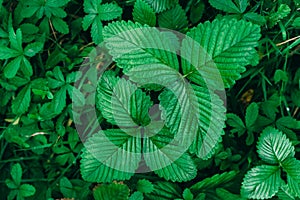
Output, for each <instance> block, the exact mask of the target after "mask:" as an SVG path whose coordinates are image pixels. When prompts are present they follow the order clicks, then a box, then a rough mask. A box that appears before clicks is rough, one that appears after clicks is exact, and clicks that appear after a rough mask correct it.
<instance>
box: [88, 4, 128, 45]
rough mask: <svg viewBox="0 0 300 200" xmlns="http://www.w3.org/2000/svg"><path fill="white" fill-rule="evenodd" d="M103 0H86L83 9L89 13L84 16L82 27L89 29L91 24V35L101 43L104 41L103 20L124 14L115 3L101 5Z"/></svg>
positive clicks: (97, 42)
mask: <svg viewBox="0 0 300 200" xmlns="http://www.w3.org/2000/svg"><path fill="white" fill-rule="evenodd" d="M101 2H102V0H97V1H94V0H84V3H83V9H84V12H85V13H87V14H88V15H86V16H85V17H84V18H83V21H82V27H83V30H87V29H88V27H89V26H91V25H92V28H91V36H92V39H93V41H94V42H95V43H96V44H100V43H101V42H102V41H103V35H102V29H103V25H102V22H101V21H102V20H106V21H109V20H113V19H115V18H117V17H119V16H121V14H122V9H121V8H120V7H119V6H118V5H117V4H113V3H106V4H103V5H101Z"/></svg>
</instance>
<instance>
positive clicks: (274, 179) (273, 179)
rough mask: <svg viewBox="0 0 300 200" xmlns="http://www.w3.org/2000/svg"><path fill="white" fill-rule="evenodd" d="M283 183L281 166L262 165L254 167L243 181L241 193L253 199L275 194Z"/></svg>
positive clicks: (265, 197)
mask: <svg viewBox="0 0 300 200" xmlns="http://www.w3.org/2000/svg"><path fill="white" fill-rule="evenodd" d="M280 184H281V178H280V168H279V166H271V165H261V166H257V167H254V168H252V169H251V170H250V171H249V172H248V173H247V174H246V176H245V178H244V181H243V183H242V189H241V195H242V196H243V197H246V198H251V199H267V198H271V197H273V196H275V194H276V193H277V192H278V190H279V187H280Z"/></svg>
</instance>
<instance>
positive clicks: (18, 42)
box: [9, 28, 23, 52]
mask: <svg viewBox="0 0 300 200" xmlns="http://www.w3.org/2000/svg"><path fill="white" fill-rule="evenodd" d="M9 42H10V46H11V48H12V49H15V50H17V51H19V52H22V51H23V47H22V32H21V29H20V28H18V29H17V31H16V33H15V31H14V30H13V28H11V29H10V30H9Z"/></svg>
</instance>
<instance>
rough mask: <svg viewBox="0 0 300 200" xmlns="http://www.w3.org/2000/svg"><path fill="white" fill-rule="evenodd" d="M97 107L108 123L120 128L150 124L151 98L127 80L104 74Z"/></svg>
mask: <svg viewBox="0 0 300 200" xmlns="http://www.w3.org/2000/svg"><path fill="white" fill-rule="evenodd" d="M97 97H98V101H99V102H97V106H98V108H99V109H100V110H101V113H102V115H103V117H104V118H106V119H107V121H108V122H110V123H111V124H114V125H118V126H120V127H137V126H139V124H141V125H144V126H145V125H147V124H148V123H149V122H150V118H149V116H148V111H149V109H150V107H151V106H152V102H151V100H150V97H148V96H147V95H146V94H145V93H144V92H142V91H141V90H140V89H138V88H137V86H136V85H134V84H132V83H130V82H129V81H126V80H125V79H119V78H115V77H114V76H113V75H112V74H109V73H104V75H103V76H102V77H101V81H99V85H98V88H97Z"/></svg>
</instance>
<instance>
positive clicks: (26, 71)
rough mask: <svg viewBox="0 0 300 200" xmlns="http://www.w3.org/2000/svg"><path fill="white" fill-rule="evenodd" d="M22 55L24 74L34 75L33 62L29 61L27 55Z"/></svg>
mask: <svg viewBox="0 0 300 200" xmlns="http://www.w3.org/2000/svg"><path fill="white" fill-rule="evenodd" d="M22 57H23V59H22V62H21V71H22V72H23V74H24V75H25V76H32V74H33V71H32V65H31V63H30V62H29V60H28V59H27V58H26V57H25V56H22Z"/></svg>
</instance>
